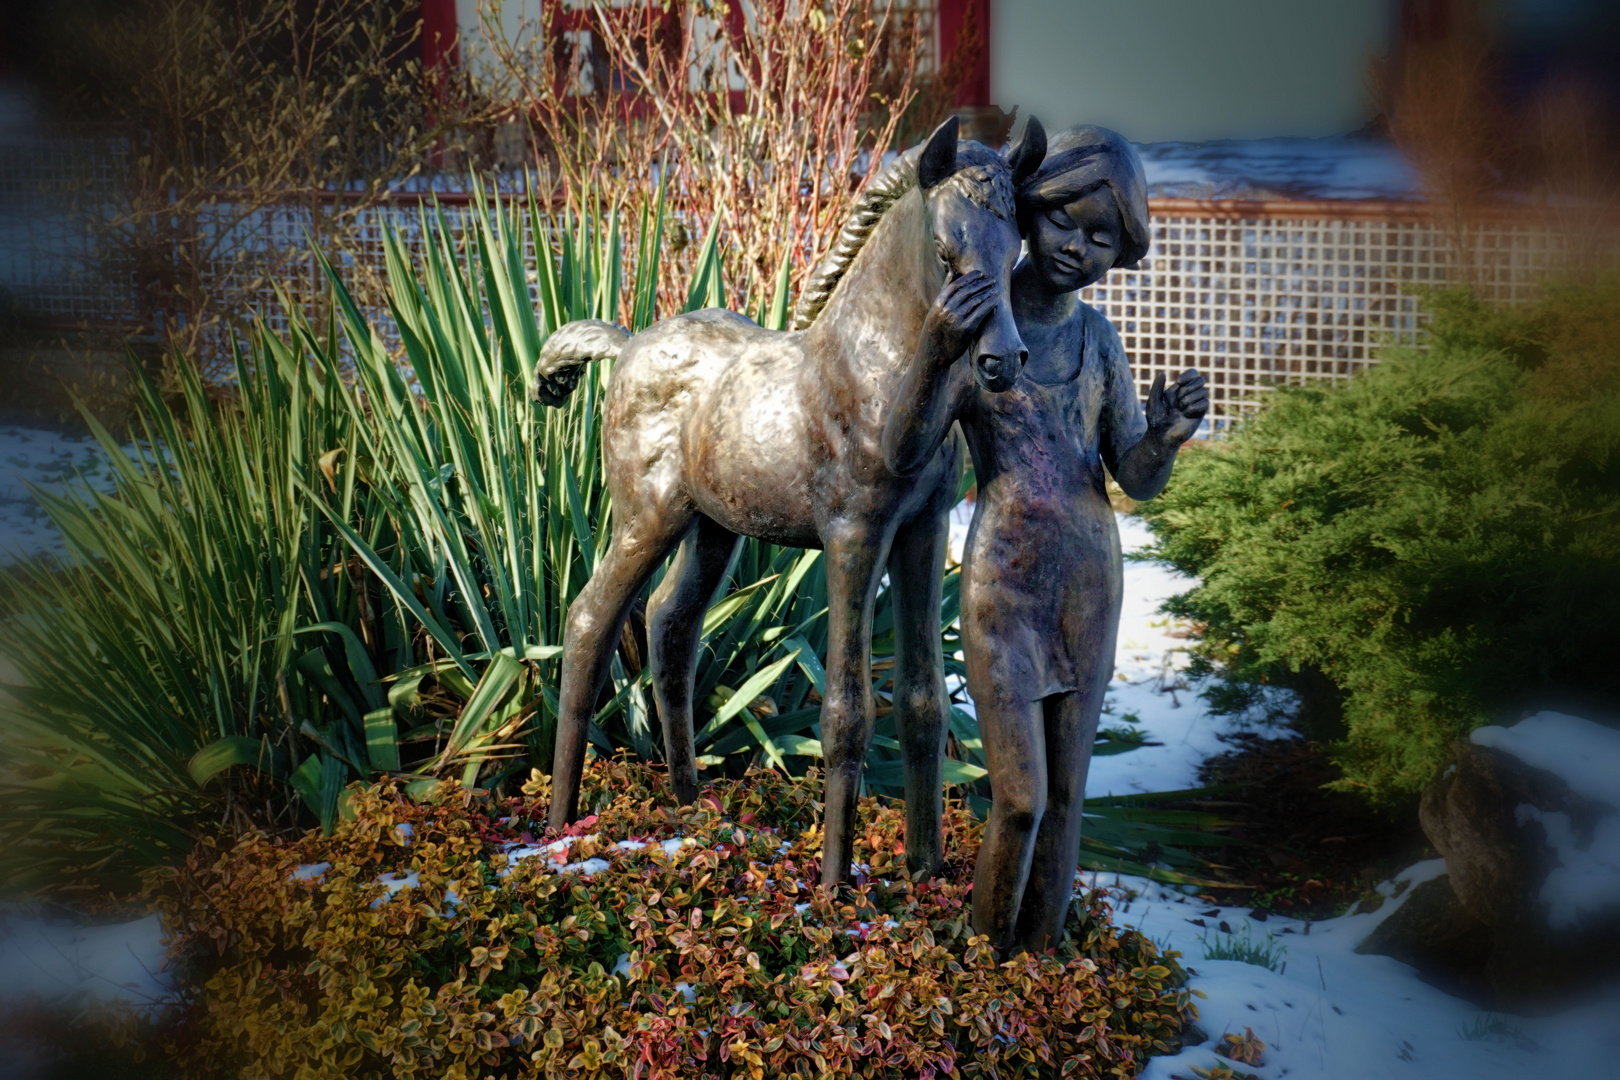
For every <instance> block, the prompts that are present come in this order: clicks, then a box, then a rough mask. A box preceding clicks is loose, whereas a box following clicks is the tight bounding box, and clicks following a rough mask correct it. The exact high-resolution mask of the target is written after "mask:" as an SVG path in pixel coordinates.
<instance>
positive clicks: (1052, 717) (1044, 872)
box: [974, 571, 1121, 951]
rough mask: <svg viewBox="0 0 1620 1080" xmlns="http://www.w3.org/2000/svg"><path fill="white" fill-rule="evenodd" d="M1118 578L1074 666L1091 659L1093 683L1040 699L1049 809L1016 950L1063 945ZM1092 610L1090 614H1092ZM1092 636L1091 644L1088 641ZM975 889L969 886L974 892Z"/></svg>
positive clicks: (1108, 664) (1090, 617)
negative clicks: (1044, 739) (1043, 725)
mask: <svg viewBox="0 0 1620 1080" xmlns="http://www.w3.org/2000/svg"><path fill="white" fill-rule="evenodd" d="M1120 576H1121V575H1120V574H1119V573H1118V572H1117V571H1116V572H1115V573H1114V574H1113V575H1111V576H1110V577H1109V578H1107V579H1105V581H1104V582H1103V583H1102V587H1101V588H1098V589H1097V590H1095V591H1094V592H1093V593H1091V594H1090V596H1089V599H1091V601H1092V603H1091V604H1088V605H1087V606H1088V607H1092V610H1091V611H1089V612H1087V613H1086V615H1087V617H1086V619H1085V620H1084V621H1083V623H1082V625H1085V626H1086V627H1088V629H1089V631H1091V633H1089V634H1088V636H1087V638H1086V639H1085V640H1083V641H1081V642H1079V646H1080V647H1079V648H1078V649H1077V650H1076V659H1077V660H1078V659H1081V658H1089V660H1090V670H1091V678H1090V679H1089V680H1088V681H1087V683H1086V684H1085V685H1084V686H1082V687H1081V688H1080V689H1079V690H1077V691H1074V692H1071V693H1067V694H1053V695H1052V696H1051V697H1048V698H1045V699H1044V700H1043V702H1042V704H1043V705H1044V719H1045V727H1046V763H1047V775H1048V780H1047V801H1046V814H1045V816H1044V817H1042V818H1041V824H1040V829H1039V830H1038V832H1037V834H1036V837H1035V852H1034V857H1033V859H1032V861H1031V865H1030V872H1029V880H1028V882H1027V883H1026V884H1025V886H1024V900H1023V904H1022V905H1021V906H1020V908H1019V912H1018V930H1017V934H1016V935H1015V940H1016V943H1017V945H1018V946H1019V947H1021V948H1027V949H1030V950H1032V951H1033V950H1040V949H1049V948H1051V947H1053V946H1055V945H1056V944H1057V943H1058V942H1059V941H1060V940H1062V938H1063V921H1064V919H1065V918H1066V917H1067V915H1068V912H1069V899H1070V897H1071V896H1072V895H1073V893H1074V872H1075V868H1076V867H1077V866H1078V865H1079V863H1080V821H1081V816H1080V815H1081V808H1082V806H1083V805H1084V803H1085V799H1086V773H1087V772H1088V771H1090V768H1091V750H1092V745H1093V744H1094V743H1095V742H1096V739H1097V721H1098V720H1099V719H1100V718H1101V716H1102V707H1103V698H1104V697H1105V696H1106V695H1107V693H1108V681H1109V680H1110V679H1112V678H1113V677H1114V645H1115V640H1116V639H1117V638H1118V636H1119V605H1120V595H1121V582H1120ZM1093 605H1094V606H1093ZM1093 635H1094V636H1093ZM974 891H977V887H976V886H975V890H974Z"/></svg>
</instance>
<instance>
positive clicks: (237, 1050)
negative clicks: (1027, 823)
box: [150, 760, 1196, 1080]
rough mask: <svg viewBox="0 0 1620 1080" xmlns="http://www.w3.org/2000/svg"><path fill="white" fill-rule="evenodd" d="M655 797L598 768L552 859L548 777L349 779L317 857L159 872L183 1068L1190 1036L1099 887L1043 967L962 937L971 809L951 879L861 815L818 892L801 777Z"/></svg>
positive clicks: (579, 1072)
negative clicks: (415, 784)
mask: <svg viewBox="0 0 1620 1080" xmlns="http://www.w3.org/2000/svg"><path fill="white" fill-rule="evenodd" d="M664 789H665V784H664V783H663V779H662V777H661V776H660V775H659V774H658V773H656V772H654V771H652V770H651V769H649V768H647V767H646V766H644V765H640V764H634V763H630V762H627V761H623V760H620V761H615V762H608V761H605V760H598V761H597V762H596V763H595V764H593V765H592V766H591V768H590V769H589V770H588V773H587V781H586V789H585V799H586V806H587V807H588V808H589V809H591V810H593V811H594V812H593V813H590V814H589V815H588V816H586V817H585V818H584V819H582V820H581V821H580V822H579V823H578V824H577V825H576V826H573V827H571V829H570V830H569V832H568V833H566V834H564V836H563V837H562V838H561V839H562V840H563V841H564V842H566V844H567V845H568V846H567V847H566V850H565V851H560V852H558V853H557V854H556V856H555V859H553V857H552V851H551V849H550V848H547V847H546V846H545V845H546V842H547V840H548V839H551V840H552V841H553V842H556V840H557V838H548V837H545V836H541V837H540V838H539V839H538V840H537V839H536V837H535V835H534V834H533V832H531V830H538V829H539V828H540V826H539V825H538V824H536V823H537V822H539V821H542V820H543V811H544V808H545V805H546V796H547V794H548V793H547V791H546V790H545V785H544V783H543V781H540V780H539V779H538V778H536V780H535V781H534V782H531V783H530V784H529V785H527V792H526V796H525V797H524V798H517V799H513V800H509V801H507V802H505V803H495V804H489V805H486V804H484V803H481V802H480V801H478V800H475V799H473V798H472V796H471V794H470V793H469V792H468V791H467V790H466V789H464V788H461V787H460V786H459V785H457V784H455V783H454V782H446V784H445V785H444V787H443V788H442V789H441V793H440V795H439V796H438V797H437V798H436V799H430V800H427V801H425V802H417V801H413V800H411V799H408V798H406V797H404V796H403V795H402V794H401V793H400V791H399V790H398V789H397V787H395V786H393V785H392V784H385V785H380V786H376V787H372V788H369V789H361V788H360V787H359V786H358V785H355V786H354V787H353V788H351V791H353V792H354V795H353V798H352V801H351V805H352V807H353V808H354V811H355V813H354V816H353V817H352V819H350V820H347V821H344V822H342V823H340V824H339V825H338V826H337V828H336V829H335V830H334V831H333V832H332V834H331V835H329V836H323V835H322V834H321V833H319V832H316V831H312V832H310V833H309V834H307V835H306V836H305V837H303V838H302V839H300V840H297V841H293V842H285V841H280V842H278V841H274V840H271V839H268V838H263V837H257V836H248V837H245V838H242V839H239V840H237V841H236V842H235V843H234V844H231V845H229V846H226V845H224V844H220V845H206V844H205V845H203V846H202V847H200V848H199V849H198V850H197V851H196V852H194V853H193V855H192V856H191V858H190V859H189V860H188V861H187V863H186V864H185V866H183V867H175V868H170V869H166V870H162V871H157V872H155V873H154V875H153V877H152V878H151V883H150V888H151V889H152V892H153V894H154V896H155V898H156V900H157V902H158V905H159V910H160V911H161V912H162V915H163V918H164V920H165V925H166V926H167V928H168V930H169V932H170V934H171V935H172V937H171V951H172V955H173V956H174V958H175V960H176V970H177V972H178V973H179V976H180V979H181V983H182V986H183V987H184V989H185V991H186V992H185V995H184V996H185V998H186V1000H187V1004H186V1006H185V1011H184V1014H183V1017H182V1019H181V1020H180V1022H178V1023H176V1024H172V1025H171V1026H170V1029H169V1030H171V1031H172V1032H174V1033H175V1034H174V1035H173V1036H172V1038H171V1045H170V1046H169V1047H168V1050H169V1051H170V1053H171V1054H172V1057H173V1061H174V1064H175V1066H176V1067H177V1068H179V1069H180V1071H181V1073H182V1074H183V1075H185V1076H188V1077H208V1076H224V1075H231V1076H241V1077H244V1078H249V1080H254V1078H270V1077H298V1078H300V1080H306V1078H307V1080H314V1078H328V1077H330V1078H338V1077H343V1078H359V1077H398V1078H401V1080H408V1078H411V1077H430V1076H431V1077H435V1078H437V1077H474V1076H477V1077H485V1076H494V1077H648V1078H651V1077H681V1078H688V1077H692V1078H696V1077H744V1076H746V1077H753V1078H759V1077H762V1076H764V1075H766V1073H767V1072H768V1073H769V1074H770V1075H772V1076H787V1075H794V1076H806V1077H812V1076H813V1077H847V1076H860V1077H894V1078H900V1077H906V1078H916V1077H934V1076H966V1077H974V1076H986V1077H988V1076H996V1077H1004V1078H1012V1077H1058V1076H1072V1077H1103V1076H1118V1077H1129V1076H1134V1075H1136V1074H1137V1072H1139V1071H1140V1069H1141V1067H1142V1064H1143V1063H1144V1061H1145V1060H1146V1058H1147V1057H1148V1056H1149V1055H1151V1054H1153V1053H1156V1052H1163V1051H1166V1050H1169V1049H1172V1048H1173V1047H1174V1046H1175V1045H1176V1044H1177V1042H1178V1040H1179V1032H1180V1031H1181V1030H1182V1027H1183V1025H1184V1024H1185V1023H1187V1022H1189V1021H1190V1020H1191V1019H1192V1018H1193V1017H1195V1016H1196V1009H1195V1008H1194V1006H1193V1005H1192V1002H1191V996H1190V993H1189V991H1187V990H1186V989H1185V988H1184V983H1185V972H1184V971H1183V970H1182V968H1181V966H1180V965H1179V963H1178V961H1177V955H1178V954H1176V953H1174V952H1171V953H1165V954H1160V953H1159V951H1158V950H1157V948H1156V947H1155V946H1154V944H1153V943H1152V942H1151V941H1149V940H1148V939H1146V938H1145V937H1143V936H1142V935H1141V934H1139V933H1137V932H1136V931H1134V930H1130V929H1116V928H1115V927H1113V926H1112V925H1111V924H1110V918H1109V914H1110V913H1109V909H1108V906H1107V904H1106V903H1105V902H1104V899H1103V897H1102V896H1101V895H1099V894H1097V893H1091V894H1089V895H1084V896H1081V897H1078V898H1077V899H1076V901H1075V903H1074V905H1073V909H1072V911H1071V914H1070V918H1069V922H1068V924H1067V927H1066V931H1067V933H1066V936H1065V939H1064V941H1063V942H1062V945H1061V947H1059V948H1058V949H1057V950H1055V952H1052V953H1047V954H1045V955H1040V956H1035V955H1030V954H1027V953H1025V954H1020V955H1019V956H1017V957H1016V958H1014V959H1011V960H1009V961H1007V962H1006V963H1003V964H999V965H998V964H997V962H996V959H995V957H994V955H993V953H992V950H991V949H990V948H989V947H988V945H987V943H986V940H985V939H984V938H982V937H976V936H974V934H973V930H972V926H971V903H970V894H969V891H968V890H969V888H970V886H971V880H972V866H973V860H974V856H975V854H976V851H977V847H978V843H979V836H980V832H981V825H980V824H979V823H978V822H977V821H976V820H975V819H974V818H973V816H972V815H971V814H970V813H968V812H966V811H965V810H962V809H961V808H959V807H958V808H953V809H952V810H951V811H950V813H949V814H948V822H947V850H948V851H949V852H950V853H951V854H950V857H949V864H948V866H947V868H946V871H945V873H944V875H943V876H942V877H941V878H939V879H936V880H933V881H926V882H917V883H913V882H911V881H908V880H906V879H905V878H904V876H903V874H904V869H903V867H904V855H903V852H902V848H901V843H900V836H901V831H902V820H903V810H901V809H899V808H896V807H894V806H888V805H879V804H878V803H877V802H876V801H874V800H872V799H866V800H863V802H862V803H861V808H860V817H859V823H858V827H857V845H856V850H857V858H858V860H859V862H858V864H857V867H858V869H859V871H860V872H859V875H858V878H857V884H856V885H855V886H853V887H849V888H847V889H844V890H840V892H839V893H837V894H832V895H829V894H827V893H825V892H823V891H822V890H820V889H819V888H814V887H811V886H810V885H807V884H806V883H807V882H814V881H815V880H816V875H817V870H818V867H817V865H816V860H817V858H818V854H819V851H820V848H821V836H820V830H819V827H818V826H817V825H816V824H815V823H816V822H817V820H818V819H819V816H820V814H819V809H820V808H819V805H818V804H817V803H816V802H815V801H814V798H815V796H816V794H817V793H818V792H819V789H820V785H819V782H818V781H817V779H816V777H815V776H814V775H813V774H812V775H811V776H810V777H808V778H799V779H795V778H789V777H784V776H781V775H779V774H776V773H752V774H750V775H749V776H748V777H747V778H745V779H743V780H728V781H720V782H717V783H715V784H714V785H712V786H711V787H710V788H709V790H708V791H707V792H706V793H705V794H704V795H703V796H702V798H700V800H699V802H698V804H697V805H695V806H691V807H683V808H678V807H675V806H674V805H672V804H671V803H670V801H669V799H668V797H667V796H666V795H664ZM622 840H630V841H635V842H637V843H639V844H643V845H645V846H639V847H637V846H634V845H631V846H621V845H620V844H619V841H622ZM514 845H516V846H514ZM559 846H560V845H559ZM524 853H533V854H532V855H530V857H521V856H522V855H523V854H524ZM591 860H599V861H596V862H592V861H591ZM559 862H563V863H565V864H566V867H571V868H572V869H568V868H565V867H564V866H559V865H558V863H559ZM385 882H392V884H385Z"/></svg>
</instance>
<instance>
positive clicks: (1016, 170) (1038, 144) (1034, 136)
mask: <svg viewBox="0 0 1620 1080" xmlns="http://www.w3.org/2000/svg"><path fill="white" fill-rule="evenodd" d="M1007 160H1008V161H1009V162H1010V163H1011V165H1012V174H1013V184H1014V185H1015V186H1016V185H1018V184H1022V183H1023V182H1024V181H1025V180H1028V179H1029V178H1030V177H1031V176H1034V175H1035V170H1036V169H1038V168H1040V167H1041V162H1043V161H1045V160H1046V129H1045V128H1043V127H1042V126H1041V122H1040V121H1039V120H1037V119H1035V118H1034V117H1033V116H1032V117H1030V118H1029V121H1028V122H1027V123H1026V124H1025V125H1024V137H1023V138H1022V139H1020V140H1018V145H1017V146H1015V147H1013V148H1012V152H1011V153H1010V154H1008V156H1007Z"/></svg>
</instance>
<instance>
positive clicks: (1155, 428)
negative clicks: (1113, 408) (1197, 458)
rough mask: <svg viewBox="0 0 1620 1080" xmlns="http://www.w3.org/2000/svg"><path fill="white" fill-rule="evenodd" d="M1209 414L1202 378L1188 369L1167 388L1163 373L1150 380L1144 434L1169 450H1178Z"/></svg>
mask: <svg viewBox="0 0 1620 1080" xmlns="http://www.w3.org/2000/svg"><path fill="white" fill-rule="evenodd" d="M1208 412H1209V388H1208V387H1207V386H1205V385H1204V377H1203V376H1202V375H1200V374H1198V372H1197V371H1194V370H1193V369H1192V368H1188V369H1187V370H1186V371H1183V372H1182V373H1181V375H1180V376H1178V377H1177V379H1176V381H1175V382H1174V383H1173V384H1172V385H1171V386H1169V387H1168V388H1167V387H1166V386H1165V385H1164V372H1162V371H1161V372H1159V374H1158V375H1157V376H1156V377H1155V378H1154V380H1153V389H1151V390H1149V391H1148V400H1147V422H1148V431H1149V432H1150V433H1153V434H1156V435H1157V436H1158V437H1159V439H1160V440H1162V441H1163V442H1164V443H1166V444H1167V445H1170V446H1179V445H1180V444H1182V443H1184V442H1186V441H1187V440H1188V439H1190V438H1192V437H1193V434H1194V433H1195V432H1197V430H1198V424H1199V422H1200V421H1202V420H1203V419H1204V415H1205V414H1206V413H1208Z"/></svg>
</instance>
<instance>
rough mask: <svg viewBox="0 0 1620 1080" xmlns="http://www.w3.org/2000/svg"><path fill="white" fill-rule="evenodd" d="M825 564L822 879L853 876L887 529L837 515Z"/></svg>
mask: <svg viewBox="0 0 1620 1080" xmlns="http://www.w3.org/2000/svg"><path fill="white" fill-rule="evenodd" d="M823 539H824V542H825V547H826V565H827V695H826V697H825V698H824V699H823V700H822V703H821V749H822V755H823V758H824V760H825V762H826V766H827V782H826V793H825V804H826V805H825V810H824V816H823V820H822V829H823V834H822V848H821V881H822V884H824V885H836V884H838V883H839V882H842V881H846V880H848V879H849V878H850V877H851V876H852V874H851V868H850V860H851V855H852V852H853V847H854V834H855V803H856V800H857V799H859V797H860V793H861V767H862V766H863V765H864V764H865V762H866V747H867V744H868V743H869V742H871V739H872V720H873V706H872V596H873V593H874V592H875V591H876V586H877V569H878V567H879V566H881V565H882V563H883V560H884V557H885V555H886V554H887V552H886V551H885V548H887V547H888V537H886V536H884V535H883V532H882V530H881V529H879V528H877V527H874V526H872V525H869V524H867V523H865V522H850V521H839V522H834V523H833V525H832V527H831V528H829V529H828V530H827V533H826V535H825V536H824V538H823Z"/></svg>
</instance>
